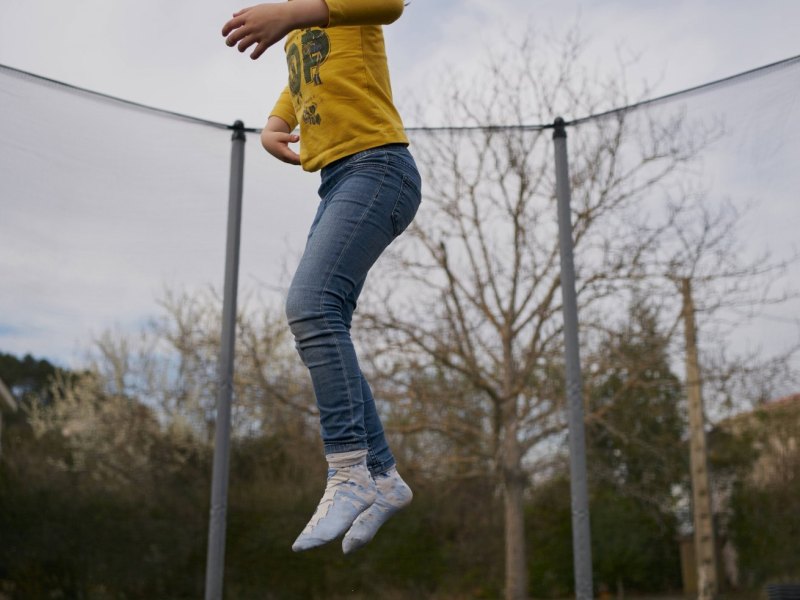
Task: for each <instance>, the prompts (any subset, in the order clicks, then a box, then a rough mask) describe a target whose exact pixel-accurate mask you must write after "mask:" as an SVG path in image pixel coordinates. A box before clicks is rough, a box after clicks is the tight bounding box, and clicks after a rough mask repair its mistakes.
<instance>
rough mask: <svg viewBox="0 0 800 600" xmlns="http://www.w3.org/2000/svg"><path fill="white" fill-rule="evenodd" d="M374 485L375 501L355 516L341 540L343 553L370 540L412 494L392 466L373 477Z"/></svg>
mask: <svg viewBox="0 0 800 600" xmlns="http://www.w3.org/2000/svg"><path fill="white" fill-rule="evenodd" d="M375 485H376V486H377V488H378V494H377V498H376V499H375V502H374V503H373V504H372V506H370V507H369V508H368V509H367V510H365V511H364V512H362V513H361V514H360V515H359V516H358V518H356V520H355V521H354V522H353V525H352V526H351V527H350V530H349V531H348V532H347V535H345V536H344V539H343V540H342V550H343V551H344V553H345V554H350V553H351V552H355V551H356V550H358V549H359V548H361V546H363V545H364V544H366V543H368V542H369V541H370V540H372V538H374V537H375V534H376V533H378V529H380V527H381V525H383V524H384V523H385V522H386V521H388V520H389V517H391V516H392V515H393V514H394V513H396V512H397V511H398V510H400V509H401V508H404V507H406V506H408V505H409V504H410V503H411V498H413V496H414V494H412V493H411V488H409V487H408V485H406V482H405V481H403V480H402V478H401V477H400V475H399V473H398V472H397V469H395V468H394V467H393V468H391V469H389V471H388V472H386V473H384V474H383V475H378V476H377V477H375Z"/></svg>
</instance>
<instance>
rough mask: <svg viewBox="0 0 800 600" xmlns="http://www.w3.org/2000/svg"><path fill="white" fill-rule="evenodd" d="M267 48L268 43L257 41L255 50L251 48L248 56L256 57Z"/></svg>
mask: <svg viewBox="0 0 800 600" xmlns="http://www.w3.org/2000/svg"><path fill="white" fill-rule="evenodd" d="M267 48H269V44H267V43H266V42H261V43H259V44H258V45H257V46H256V48H255V50H253V53H252V54H251V55H250V58H252V59H253V60H255V59H257V58H258V57H259V56H261V55H262V54H264V52H266V50H267Z"/></svg>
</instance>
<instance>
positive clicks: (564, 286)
mask: <svg viewBox="0 0 800 600" xmlns="http://www.w3.org/2000/svg"><path fill="white" fill-rule="evenodd" d="M553 144H554V147H555V165H556V197H557V200H558V236H559V246H560V250H561V295H562V298H563V301H562V305H563V312H564V348H565V350H564V352H565V361H566V381H567V404H568V408H569V415H568V421H569V460H570V496H571V502H572V548H573V565H574V577H575V597H576V598H577V599H578V600H592V598H594V594H593V590H592V538H591V531H590V528H589V496H588V486H587V482H586V438H585V434H584V426H583V395H582V383H581V361H580V352H579V348H578V301H577V295H576V293H575V263H574V260H573V241H572V215H571V211H570V201H571V198H570V195H571V192H570V180H569V161H568V158H567V131H566V127H565V123H564V119H562V118H561V117H559V118H557V119H556V120H555V122H554V132H553Z"/></svg>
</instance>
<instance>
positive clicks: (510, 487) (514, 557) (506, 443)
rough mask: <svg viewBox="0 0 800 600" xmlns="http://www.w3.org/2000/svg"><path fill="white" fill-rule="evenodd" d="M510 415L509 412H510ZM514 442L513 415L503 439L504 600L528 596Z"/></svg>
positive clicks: (521, 477)
mask: <svg viewBox="0 0 800 600" xmlns="http://www.w3.org/2000/svg"><path fill="white" fill-rule="evenodd" d="M509 412H511V411H509ZM521 459H522V451H521V448H520V444H519V441H518V440H517V423H516V415H514V416H513V417H512V418H511V419H509V420H507V422H506V427H505V438H504V440H503V457H502V465H503V503H504V509H505V515H504V516H505V534H506V535H505V542H506V582H505V587H506V594H505V598H506V600H525V599H526V598H527V597H528V565H527V560H526V552H525V507H524V501H523V492H524V491H525V474H524V472H523V470H522V464H521V463H522V460H521Z"/></svg>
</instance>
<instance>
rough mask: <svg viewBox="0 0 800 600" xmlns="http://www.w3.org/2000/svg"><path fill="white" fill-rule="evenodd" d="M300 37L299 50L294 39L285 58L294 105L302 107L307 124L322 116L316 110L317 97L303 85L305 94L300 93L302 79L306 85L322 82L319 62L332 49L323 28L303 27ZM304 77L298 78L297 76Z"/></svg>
mask: <svg viewBox="0 0 800 600" xmlns="http://www.w3.org/2000/svg"><path fill="white" fill-rule="evenodd" d="M300 41H301V44H302V51H301V49H300V48H298V47H297V44H296V43H292V44H291V45H290V46H289V48H288V49H287V50H286V62H287V63H288V65H289V90H290V91H291V92H292V97H293V99H294V102H295V105H299V106H301V107H302V109H303V117H302V118H303V122H305V123H308V124H309V125H319V124H320V123H321V122H322V116H321V115H320V114H319V112H318V106H317V102H316V97H315V96H314V95H313V94H312V93H310V89H311V88H310V87H307V88H306V95H307V97H306V98H304V97H303V93H302V83H303V80H304V81H305V83H306V86H312V85H313V86H318V85H322V83H323V82H322V77H321V76H320V66H321V65H322V63H324V62H325V60H326V59H327V58H328V55H329V54H330V51H331V41H330V38H329V37H328V34H327V33H326V32H325V31H324V30H322V29H306V30H304V31H303V33H302V35H301V37H300ZM301 77H302V78H303V80H301V79H300V78H301Z"/></svg>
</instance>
